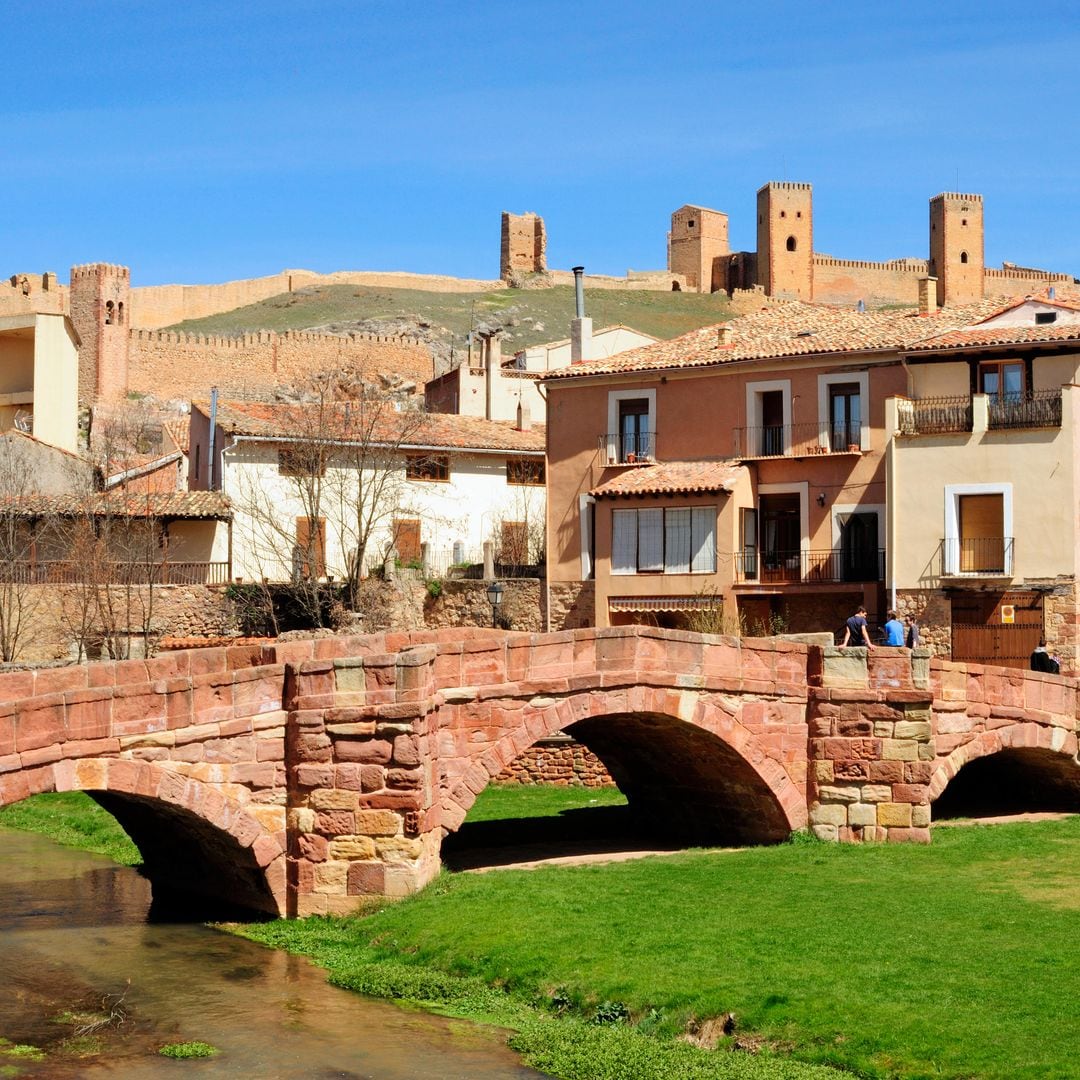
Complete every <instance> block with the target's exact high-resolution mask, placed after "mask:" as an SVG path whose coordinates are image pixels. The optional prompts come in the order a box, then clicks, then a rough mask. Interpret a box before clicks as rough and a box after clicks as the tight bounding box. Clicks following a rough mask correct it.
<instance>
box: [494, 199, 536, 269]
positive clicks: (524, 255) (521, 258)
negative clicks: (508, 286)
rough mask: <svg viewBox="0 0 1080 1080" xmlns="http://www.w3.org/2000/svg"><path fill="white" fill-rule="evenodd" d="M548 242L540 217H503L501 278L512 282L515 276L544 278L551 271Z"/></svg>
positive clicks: (533, 215)
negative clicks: (538, 275)
mask: <svg viewBox="0 0 1080 1080" xmlns="http://www.w3.org/2000/svg"><path fill="white" fill-rule="evenodd" d="M546 247H547V239H546V237H545V235H544V219H543V218H542V217H541V216H540V215H539V214H508V213H507V212H506V211H505V210H504V211H503V216H502V245H501V248H500V253H499V254H500V257H499V276H500V277H501V278H502V279H503V281H509V280H510V278H511V277H512V276H513V275H514V274H543V273H544V272H545V271H546V270H547V256H546V253H545V251H546Z"/></svg>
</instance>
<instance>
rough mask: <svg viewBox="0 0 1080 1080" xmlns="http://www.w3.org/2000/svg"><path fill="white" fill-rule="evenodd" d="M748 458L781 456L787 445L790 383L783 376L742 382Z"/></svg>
mask: <svg viewBox="0 0 1080 1080" xmlns="http://www.w3.org/2000/svg"><path fill="white" fill-rule="evenodd" d="M746 427H747V431H746V440H745V445H746V449H745V450H744V451H740V452H741V453H744V454H746V455H747V456H748V457H782V456H783V455H784V454H787V453H788V452H789V451H790V448H791V383H790V382H789V381H788V380H787V379H776V380H772V381H769V382H751V383H747V384H746Z"/></svg>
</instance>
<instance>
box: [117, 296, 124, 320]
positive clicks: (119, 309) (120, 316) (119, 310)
mask: <svg viewBox="0 0 1080 1080" xmlns="http://www.w3.org/2000/svg"><path fill="white" fill-rule="evenodd" d="M116 325H117V326H123V325H124V301H123V300H121V301H120V302H119V303H118V304H117V305H116Z"/></svg>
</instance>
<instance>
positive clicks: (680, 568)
mask: <svg viewBox="0 0 1080 1080" xmlns="http://www.w3.org/2000/svg"><path fill="white" fill-rule="evenodd" d="M611 521H612V535H611V572H612V573H613V574H715V573H716V507H715V506H687V507H679V508H675V509H652V508H650V509H643V510H614V511H612V515H611Z"/></svg>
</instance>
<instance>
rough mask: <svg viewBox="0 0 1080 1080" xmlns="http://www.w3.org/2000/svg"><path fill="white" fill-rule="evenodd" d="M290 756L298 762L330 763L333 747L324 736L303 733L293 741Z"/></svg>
mask: <svg viewBox="0 0 1080 1080" xmlns="http://www.w3.org/2000/svg"><path fill="white" fill-rule="evenodd" d="M292 755H293V757H295V759H296V760H297V761H298V762H300V761H304V762H308V761H330V760H331V759H332V757H333V746H332V744H331V742H330V739H329V737H328V736H326V735H318V734H312V733H304V734H303V735H297V736H296V737H295V738H294V739H293V741H292Z"/></svg>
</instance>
